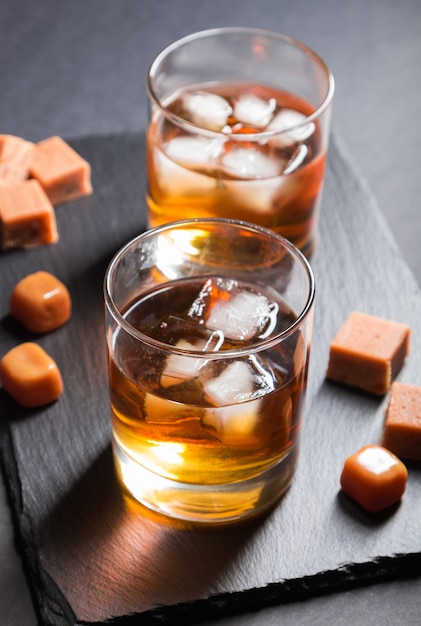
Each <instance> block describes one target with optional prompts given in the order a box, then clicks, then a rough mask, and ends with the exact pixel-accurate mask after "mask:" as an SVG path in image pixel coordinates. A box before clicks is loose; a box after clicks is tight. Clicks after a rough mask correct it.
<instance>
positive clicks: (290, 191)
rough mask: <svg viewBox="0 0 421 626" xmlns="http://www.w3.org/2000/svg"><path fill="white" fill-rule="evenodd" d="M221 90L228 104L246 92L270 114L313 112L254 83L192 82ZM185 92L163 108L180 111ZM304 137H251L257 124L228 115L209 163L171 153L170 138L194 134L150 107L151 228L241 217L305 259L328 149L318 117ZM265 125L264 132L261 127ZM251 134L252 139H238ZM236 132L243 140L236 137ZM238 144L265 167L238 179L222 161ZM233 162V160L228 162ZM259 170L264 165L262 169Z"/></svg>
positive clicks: (304, 104)
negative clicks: (270, 106)
mask: <svg viewBox="0 0 421 626" xmlns="http://www.w3.org/2000/svg"><path fill="white" fill-rule="evenodd" d="M197 89H201V90H202V91H208V92H212V93H217V94H219V95H222V96H223V97H224V98H226V100H227V101H228V102H229V103H234V102H235V99H236V98H237V97H238V96H239V95H241V94H244V93H248V94H253V95H255V96H257V97H258V98H260V99H262V100H264V101H269V100H271V99H274V100H275V101H276V111H275V112H279V111H281V110H282V109H283V108H287V109H292V110H294V111H298V112H299V113H302V114H304V115H305V116H309V115H311V114H312V113H313V112H314V109H313V108H312V107H311V105H310V104H308V103H307V102H306V101H304V100H302V99H300V98H298V97H296V96H294V95H292V94H290V93H287V92H282V91H276V90H274V89H269V88H267V87H263V86H259V85H231V86H226V85H224V86H211V87H209V86H208V85H204V86H199V87H195V90H197ZM185 93H186V92H184V93H183V92H178V93H177V94H176V95H175V96H174V97H173V98H172V99H171V98H170V99H169V101H168V103H167V108H168V109H169V110H171V111H172V112H173V113H175V114H176V115H178V116H181V115H182V108H181V104H180V103H181V102H182V98H183V97H184V95H185ZM312 125H313V132H312V133H311V134H310V136H308V137H307V138H305V139H299V140H298V139H297V140H296V141H293V142H290V143H288V142H287V144H288V145H284V144H283V143H282V142H279V141H277V140H276V138H275V139H274V140H272V139H262V140H261V141H256V139H255V136H256V135H255V134H254V133H258V132H259V129H257V128H254V127H253V126H250V125H247V124H244V123H239V122H238V121H237V120H236V119H235V118H233V117H231V118H230V119H229V120H228V126H229V132H228V133H227V132H226V128H225V131H224V132H221V133H219V135H220V142H219V143H218V139H217V140H216V143H215V144H214V146H216V150H215V154H214V156H212V157H211V159H210V161H209V162H208V163H203V162H200V159H198V160H195V158H191V156H189V155H187V154H186V158H183V155H182V154H181V155H180V154H178V153H177V154H176V155H175V156H174V155H173V154H172V152H173V151H172V150H171V146H174V145H175V144H174V143H172V142H173V140H174V139H179V138H184V137H187V138H188V137H192V136H193V131H192V130H191V127H190V131H188V130H186V129H184V128H181V127H180V126H177V125H175V124H174V123H173V122H172V121H171V120H170V119H169V118H166V117H165V116H163V114H162V113H161V112H160V111H157V110H154V111H152V115H151V123H150V126H149V130H148V137H147V162H148V198H147V202H148V209H149V224H150V226H158V225H160V224H164V223H166V222H170V221H173V220H178V219H189V218H196V217H223V218H233V219H240V220H245V221H248V222H252V223H256V224H259V225H261V226H265V227H267V228H270V229H272V230H274V231H276V232H278V233H280V234H281V235H283V236H284V237H286V238H287V239H289V240H290V241H292V242H293V243H294V244H295V245H296V246H297V247H298V248H300V249H301V250H302V251H303V252H304V253H305V254H306V255H307V256H311V254H312V252H313V250H314V247H315V243H316V239H317V221H318V210H319V204H320V197H321V191H322V187H323V178H324V172H325V164H326V149H325V147H324V146H323V145H322V142H321V138H320V128H319V125H318V121H317V120H316V121H315V122H313V123H312ZM263 130H265V129H263ZM249 133H253V141H250V142H247V141H244V136H245V135H247V134H249ZM239 135H241V136H242V140H241V143H239V142H238V137H239ZM238 147H241V149H243V148H246V149H247V148H249V149H253V150H256V148H257V151H258V154H257V156H258V157H259V159H260V157H261V158H263V159H265V160H266V162H267V164H268V167H267V170H266V171H263V172H262V171H259V173H258V175H257V176H255V175H252V174H250V175H248V174H247V173H245V174H241V175H240V176H238V175H237V174H236V168H235V167H234V170H231V171H230V170H227V169H226V168H224V167H223V166H222V162H223V160H224V158H225V157H226V155H227V153H231V152H232V158H233V159H235V158H236V155H235V150H236V149H237V148H238ZM233 162H234V161H233ZM263 167H264V166H263Z"/></svg>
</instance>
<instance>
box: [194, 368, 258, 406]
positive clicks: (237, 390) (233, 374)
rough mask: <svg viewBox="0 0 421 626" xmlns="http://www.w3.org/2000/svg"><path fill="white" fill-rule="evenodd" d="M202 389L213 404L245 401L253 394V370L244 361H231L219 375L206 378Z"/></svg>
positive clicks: (222, 404) (224, 404)
mask: <svg viewBox="0 0 421 626" xmlns="http://www.w3.org/2000/svg"><path fill="white" fill-rule="evenodd" d="M203 389H204V392H205V396H206V398H207V399H208V400H209V401H210V402H212V404H214V405H215V406H226V405H230V404H236V403H238V402H245V401H246V400H250V399H251V398H252V396H253V390H254V383H253V371H252V369H251V368H250V366H249V365H248V363H247V362H246V361H232V362H231V363H230V364H229V365H228V366H227V367H226V368H225V369H224V370H223V371H222V373H221V374H219V376H216V377H215V378H211V379H209V380H206V381H205V382H204V383H203Z"/></svg>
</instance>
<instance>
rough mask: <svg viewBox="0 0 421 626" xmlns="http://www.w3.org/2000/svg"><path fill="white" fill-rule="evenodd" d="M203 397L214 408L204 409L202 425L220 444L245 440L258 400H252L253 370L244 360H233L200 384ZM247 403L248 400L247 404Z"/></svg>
mask: <svg viewBox="0 0 421 626" xmlns="http://www.w3.org/2000/svg"><path fill="white" fill-rule="evenodd" d="M203 388H204V392H205V396H206V398H207V399H208V400H209V401H210V402H212V404H214V405H215V406H217V407H218V408H215V409H208V410H207V411H206V413H205V416H204V417H203V418H202V421H203V424H205V425H207V426H212V427H213V428H214V429H215V430H216V432H217V436H218V438H219V439H220V440H221V441H225V442H228V441H230V442H234V441H239V440H243V439H244V438H246V437H249V436H250V435H251V433H252V432H253V430H254V429H255V426H256V424H257V421H258V418H259V406H260V400H259V399H253V398H254V396H253V394H254V381H253V370H252V368H251V367H250V365H249V364H248V363H247V362H245V361H233V362H232V363H230V364H229V365H228V366H227V367H226V368H225V369H224V370H223V372H222V373H221V374H220V375H219V376H216V377H215V378H212V379H210V380H207V381H206V382H204V385H203ZM250 400H251V401H250Z"/></svg>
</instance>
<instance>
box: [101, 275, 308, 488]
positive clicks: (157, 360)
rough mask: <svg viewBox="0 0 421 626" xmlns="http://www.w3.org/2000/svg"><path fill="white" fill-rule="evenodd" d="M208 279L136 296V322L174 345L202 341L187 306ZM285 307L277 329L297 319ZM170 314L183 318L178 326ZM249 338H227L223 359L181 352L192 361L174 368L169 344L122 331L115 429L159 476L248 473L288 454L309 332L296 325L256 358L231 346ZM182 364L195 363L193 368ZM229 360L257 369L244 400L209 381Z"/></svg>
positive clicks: (116, 346)
mask: <svg viewBox="0 0 421 626" xmlns="http://www.w3.org/2000/svg"><path fill="white" fill-rule="evenodd" d="M205 280H206V279H204V278H194V279H187V280H183V281H180V282H178V283H177V282H175V283H172V284H171V286H170V287H166V288H157V289H156V291H152V292H151V293H150V294H148V295H147V296H146V297H144V298H143V299H142V300H140V301H138V302H135V303H133V304H132V306H131V307H130V308H129V310H128V311H127V313H126V314H125V317H126V319H127V320H128V321H129V322H130V323H131V325H133V326H134V327H135V328H137V329H139V330H141V331H142V332H145V333H147V334H148V335H150V336H154V337H155V338H158V339H159V340H160V341H165V342H166V343H168V344H172V345H175V344H177V342H178V341H179V340H180V339H181V340H182V341H184V340H185V339H187V340H188V342H189V344H191V345H196V346H198V345H202V344H201V343H200V342H201V341H202V343H203V337H202V332H203V331H202V328H203V327H202V325H201V324H198V325H197V336H195V334H196V331H195V328H196V326H194V325H190V321H189V314H188V310H189V306H190V304H191V302H192V300H193V299H194V296H195V294H197V293H198V292H199V291H200V289H201V287H202V286H203V283H204V281H205ZM276 306H277V307H278V313H277V319H276V322H275V324H274V325H273V328H272V329H271V332H272V333H276V332H277V330H279V329H281V328H285V326H287V325H288V324H290V322H291V316H292V313H291V311H290V310H289V309H288V308H287V307H286V306H285V305H284V304H283V303H282V302H280V301H278V302H277V303H276ZM168 313H171V315H172V316H176V319H177V320H181V321H180V323H179V322H178V321H177V324H176V325H175V326H174V327H171V328H170V327H169V325H168V319H169V317H168ZM183 320H187V321H186V323H187V324H188V328H189V336H188V337H187V338H186V337H183V336H182V335H183V333H185V332H186V327H185V326H183ZM253 341H254V339H252V340H249V342H253ZM246 343H247V342H244V341H240V340H233V339H229V340H226V339H224V340H223V342H222V343H220V345H218V350H217V354H218V358H217V359H206V358H204V357H203V354H202V355H200V354H199V355H198V354H197V353H195V355H194V356H184V354H182V355H181V359H184V361H183V360H181V361H180V360H179V361H178V362H177V367H176V371H175V373H174V370H171V368H169V361H168V353H167V350H166V349H163V350H160V349H157V347H155V346H151V345H148V343H147V342H143V343H142V342H139V340H138V339H137V340H135V339H134V338H133V337H131V336H130V335H129V334H127V333H125V332H123V331H121V330H117V331H116V334H115V336H114V338H113V349H112V350H111V353H112V354H111V362H110V384H111V403H112V420H113V433H114V438H115V442H116V444H117V446H118V447H119V448H120V449H121V450H122V451H123V452H124V455H126V456H127V458H130V459H131V460H132V461H133V462H134V463H136V464H139V466H142V468H144V469H146V470H148V471H150V472H152V473H153V474H155V475H158V476H161V477H165V478H167V479H170V480H172V481H177V482H180V483H184V484H186V483H188V484H192V485H205V484H207V485H217V484H221V485H222V484H224V485H225V484H227V483H237V482H241V481H245V480H249V479H250V478H252V477H254V476H258V475H259V474H261V473H262V472H264V471H265V470H266V469H268V468H270V467H273V466H275V465H276V464H277V463H278V462H279V461H280V460H281V459H282V458H283V457H286V456H287V455H288V454H289V452H290V451H291V449H293V448H294V446H295V444H296V442H297V438H298V433H299V424H300V421H301V412H302V403H303V393H304V388H305V382H306V376H307V356H306V353H305V350H304V342H303V338H302V336H301V335H300V334H299V332H297V333H296V334H294V335H293V336H292V337H289V338H287V339H286V340H285V341H283V342H281V343H278V344H277V345H275V346H274V347H271V348H268V349H266V350H264V351H262V352H259V353H257V355H254V356H252V357H242V358H241V359H240V358H239V357H238V356H233V355H232V354H231V353H230V350H232V349H233V348H236V347H244V346H245V345H246ZM179 356H180V355H179ZM238 361H242V362H241V364H240V365H238ZM180 363H181V364H183V363H184V364H185V366H186V372H187V373H186V375H185V376H184V374H183V372H182V369H183V368H182V367H181V368H180ZM229 368H233V369H232V370H231V371H233V372H234V371H237V372H238V373H239V374H240V375H241V377H242V373H243V372H244V371H245V372H246V375H247V376H248V375H249V374H248V373H247V372H249V373H250V376H251V379H250V380H251V382H250V385H249V387H248V389H247V394H246V396H245V399H244V401H239V400H238V399H237V400H236V402H235V403H232V404H231V405H228V406H227V405H225V404H223V405H221V404H219V403H216V402H215V399H214V397H212V394H211V396H210V397H209V394H208V393H207V389H208V388H212V380H214V379H216V378H217V377H218V376H219V375H221V374H223V373H224V372H227V370H228V369H229ZM236 368H238V369H236ZM180 372H181V373H180ZM218 380H219V379H218ZM221 380H222V379H221ZM234 383H235V384H237V378H236V379H235V381H234ZM240 384H243V383H242V382H241V383H240ZM240 400H241V399H240Z"/></svg>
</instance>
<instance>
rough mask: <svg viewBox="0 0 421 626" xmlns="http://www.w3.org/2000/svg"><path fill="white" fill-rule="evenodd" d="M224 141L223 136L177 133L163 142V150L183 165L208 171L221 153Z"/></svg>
mask: <svg viewBox="0 0 421 626" xmlns="http://www.w3.org/2000/svg"><path fill="white" fill-rule="evenodd" d="M224 141H225V139H224V138H216V139H210V138H208V137H193V136H187V135H179V136H178V137H174V138H173V139H170V141H167V142H166V143H165V144H164V152H165V154H166V155H167V157H168V158H170V159H171V160H172V161H174V162H175V163H178V164H179V165H181V166H183V167H187V168H190V169H196V170H201V171H209V170H211V169H213V168H214V167H215V159H216V158H217V157H218V156H219V154H220V153H221V150H222V146H223V143H224Z"/></svg>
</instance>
